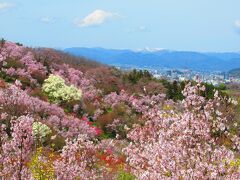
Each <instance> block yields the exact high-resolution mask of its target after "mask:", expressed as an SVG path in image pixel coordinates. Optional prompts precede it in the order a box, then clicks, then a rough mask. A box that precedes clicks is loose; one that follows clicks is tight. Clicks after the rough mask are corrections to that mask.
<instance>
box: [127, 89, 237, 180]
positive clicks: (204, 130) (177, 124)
mask: <svg viewBox="0 0 240 180" xmlns="http://www.w3.org/2000/svg"><path fill="white" fill-rule="evenodd" d="M199 91H201V89H200V88H199V86H193V87H192V86H190V85H188V86H186V89H185V91H184V92H183V94H184V95H185V96H186V98H185V99H184V100H183V101H182V102H181V103H180V106H183V107H184V111H183V112H180V111H176V112H174V111H172V112H166V111H165V110H158V111H155V112H154V111H151V112H149V113H151V117H154V118H151V119H149V120H148V121H147V122H146V123H145V125H144V126H143V127H141V126H137V127H136V128H135V129H133V130H132V131H131V132H130V133H129V134H128V138H129V139H130V140H131V143H130V144H129V146H128V147H127V148H125V149H124V152H125V154H126V156H127V162H128V163H129V165H130V166H131V167H132V172H133V174H134V175H136V176H137V177H138V178H139V179H165V178H173V179H175V178H177V179H178V178H183V179H189V178H190V179H199V178H210V179H212V178H213V179H214V178H227V179H237V178H238V177H240V169H239V167H233V166H231V165H230V162H233V161H235V160H236V159H235V152H234V151H231V150H229V149H227V148H226V147H224V146H221V145H219V144H217V143H216V139H215V137H214V136H213V134H212V124H213V121H212V119H213V118H214V117H213V113H214V108H210V109H209V107H212V104H213V102H212V101H206V100H205V99H204V98H203V97H201V96H199V95H198V92H199ZM213 101H214V100H213ZM218 103H221V102H220V101H218ZM149 117H150V116H149Z"/></svg>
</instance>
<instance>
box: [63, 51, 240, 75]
mask: <svg viewBox="0 0 240 180" xmlns="http://www.w3.org/2000/svg"><path fill="white" fill-rule="evenodd" d="M64 51H65V52H67V53H70V54H72V55H75V56H82V57H86V58H90V59H94V60H96V61H99V62H101V63H104V64H108V65H116V64H117V65H126V66H137V67H159V68H164V67H165V68H176V69H182V68H187V69H191V70H201V71H229V70H231V69H235V68H238V67H240V53H239V52H225V53H217V52H194V51H173V50H167V49H161V50H156V51H146V50H143V51H134V50H128V49H123V50H118V49H105V48H99V47H98V48H79V47H73V48H67V49H64Z"/></svg>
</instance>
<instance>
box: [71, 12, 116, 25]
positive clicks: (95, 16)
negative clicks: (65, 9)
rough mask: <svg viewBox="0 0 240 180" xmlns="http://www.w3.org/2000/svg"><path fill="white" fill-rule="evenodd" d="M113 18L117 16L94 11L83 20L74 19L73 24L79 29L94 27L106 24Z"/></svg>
mask: <svg viewBox="0 0 240 180" xmlns="http://www.w3.org/2000/svg"><path fill="white" fill-rule="evenodd" d="M114 16H117V14H115V13H111V12H107V11H103V10H95V11H93V12H92V13H90V14H89V15H87V16H86V17H85V18H83V19H78V18H77V19H75V24H76V25H78V26H80V27H88V26H96V25H100V24H102V23H104V22H106V21H107V20H108V19H110V18H112V17H114Z"/></svg>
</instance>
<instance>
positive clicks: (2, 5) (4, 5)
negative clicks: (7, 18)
mask: <svg viewBox="0 0 240 180" xmlns="http://www.w3.org/2000/svg"><path fill="white" fill-rule="evenodd" d="M13 6H14V4H11V3H7V2H0V11H1V10H5V9H8V8H11V7H13Z"/></svg>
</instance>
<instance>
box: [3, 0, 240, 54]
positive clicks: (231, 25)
mask: <svg viewBox="0 0 240 180" xmlns="http://www.w3.org/2000/svg"><path fill="white" fill-rule="evenodd" d="M0 37H3V38H5V39H8V40H11V41H17V42H21V43H24V44H26V45H28V46H44V47H55V48H66V47H105V48H115V49H125V48H127V49H139V48H144V47H149V48H166V49H172V50H189V51H240V0H119V1H117V0H36V1H33V0H0Z"/></svg>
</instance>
